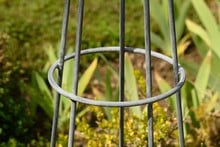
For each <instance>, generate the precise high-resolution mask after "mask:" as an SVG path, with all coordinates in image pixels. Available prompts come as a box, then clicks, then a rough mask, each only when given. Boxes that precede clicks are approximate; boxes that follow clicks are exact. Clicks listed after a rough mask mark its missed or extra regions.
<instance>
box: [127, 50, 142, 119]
mask: <svg viewBox="0 0 220 147" xmlns="http://www.w3.org/2000/svg"><path fill="white" fill-rule="evenodd" d="M125 88H126V97H127V98H128V99H129V100H132V101H134V100H138V99H139V97H138V88H137V84H136V78H135V75H134V68H133V65H132V63H131V60H130V59H129V57H128V55H127V54H126V55H125ZM131 110H132V113H133V114H135V115H137V116H138V117H141V114H142V113H141V109H140V107H132V108H131Z"/></svg>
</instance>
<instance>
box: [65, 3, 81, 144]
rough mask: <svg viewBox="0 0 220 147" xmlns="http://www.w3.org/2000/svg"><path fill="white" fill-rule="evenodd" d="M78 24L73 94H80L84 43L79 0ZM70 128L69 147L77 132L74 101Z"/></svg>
mask: <svg viewBox="0 0 220 147" xmlns="http://www.w3.org/2000/svg"><path fill="white" fill-rule="evenodd" d="M78 7H79V8H78V24H77V32H76V45H75V64H74V75H73V76H74V81H73V94H75V95H77V94H78V82H79V80H78V79H79V63H80V50H81V42H82V27H83V11H84V0H79V6H78ZM70 115H71V116H70V128H69V140H68V147H72V146H73V145H74V132H75V118H76V102H75V101H72V104H71V114H70Z"/></svg>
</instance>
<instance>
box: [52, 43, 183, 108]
mask: <svg viewBox="0 0 220 147" xmlns="http://www.w3.org/2000/svg"><path fill="white" fill-rule="evenodd" d="M119 50H120V47H98V48H90V49H85V50H81V53H80V55H86V54H94V53H101V52H119ZM125 51H126V52H131V53H138V54H145V49H141V48H131V47H125ZM151 56H153V57H156V58H159V59H161V60H164V61H166V62H168V63H169V64H173V60H172V58H170V57H168V56H165V55H163V54H160V53H157V52H154V51H151ZM74 57H75V53H72V54H70V55H67V56H65V58H64V61H67V60H70V59H74ZM57 68H59V60H57V61H56V62H55V63H54V64H53V65H52V66H51V67H50V69H49V71H48V81H49V83H50V85H51V86H52V87H53V88H54V89H55V90H56V91H57V92H58V93H59V94H61V95H63V96H65V97H67V98H69V99H71V100H73V101H76V102H80V103H84V104H89V105H96V106H105V107H131V106H139V105H144V104H149V103H154V102H157V101H160V100H162V99H165V98H168V97H169V96H171V95H173V94H175V93H176V92H177V91H179V90H180V89H181V87H182V86H183V84H184V82H185V79H186V75H185V71H184V69H183V68H182V67H181V66H180V65H179V68H178V73H179V81H178V83H177V84H176V85H175V86H174V87H173V88H172V89H170V90H169V91H167V92H166V93H162V94H160V95H157V96H153V97H147V98H144V99H139V100H135V101H107V100H106V101H103V100H94V99H88V98H84V97H80V96H77V95H74V94H73V93H70V92H67V91H65V90H64V89H62V88H61V87H60V86H59V85H58V84H57V83H56V81H55V80H54V77H53V73H54V71H55V69H57Z"/></svg>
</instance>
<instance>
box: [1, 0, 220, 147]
mask: <svg viewBox="0 0 220 147" xmlns="http://www.w3.org/2000/svg"><path fill="white" fill-rule="evenodd" d="M71 2H72V4H71V14H70V24H71V25H69V28H68V31H69V33H68V36H67V37H68V42H67V48H72V46H74V42H75V29H76V22H75V20H76V15H77V12H76V11H77V1H76V0H73V1H71ZM63 4H64V1H52V0H44V1H27V0H17V1H8V0H0V13H1V14H2V15H0V22H1V23H0V140H1V143H0V146H12V147H13V146H21V147H22V146H39V147H41V146H42V147H43V146H49V141H48V140H49V136H50V128H51V114H52V107H53V106H52V105H51V104H52V96H51V95H52V92H51V91H50V90H51V89H50V87H49V85H48V83H47V81H46V80H47V79H46V73H47V69H48V67H49V65H50V64H51V63H53V62H54V59H57V56H54V59H53V60H51V58H49V59H48V54H50V55H51V54H53V53H55V54H56V52H57V51H56V49H57V48H56V47H50V46H49V47H48V44H49V45H50V44H52V46H54V45H56V43H57V42H59V40H60V32H61V24H62V17H63ZM75 4H76V5H75ZM174 5H175V18H176V24H177V26H176V29H177V42H178V50H179V52H178V53H179V55H180V57H181V64H182V65H183V66H184V68H185V69H186V72H187V75H188V77H190V78H189V79H188V80H187V82H186V84H185V86H184V88H183V92H182V95H183V103H184V105H183V110H184V122H185V132H186V145H188V146H219V144H220V142H219V140H220V138H219V136H220V135H219V134H220V128H219V125H218V124H219V123H220V122H219V121H220V120H219V118H220V117H219V114H220V112H219V103H220V102H219V101H220V100H219V90H220V89H219V84H220V82H219V78H218V77H219V73H220V72H219V68H218V66H219V65H218V64H219V60H220V59H219V58H220V57H219V40H218V38H219V36H220V35H219V34H220V33H219V18H220V16H219V10H220V9H219V8H220V5H219V1H217V0H216V1H213V0H206V1H204V0H191V1H190V0H175V4H174ZM151 6H152V10H151V12H152V16H151V20H152V24H151V31H152V32H151V33H152V43H153V44H152V48H153V49H159V50H160V51H162V52H163V53H167V54H169V51H168V50H167V49H169V34H168V29H166V28H167V26H168V17H167V16H168V15H167V12H168V11H167V8H166V6H167V3H166V1H161V0H154V1H151ZM118 9H119V1H118V0H112V1H105V2H104V3H103V0H96V1H89V0H88V1H86V2H85V16H84V30H83V44H82V48H83V49H85V48H91V47H98V46H118V40H119V33H118V32H119V29H118V22H119V18H118V13H119V11H118ZM127 10H129V11H127ZM140 10H141V11H140ZM201 10H202V11H201ZM156 14H157V15H156ZM160 18H163V19H160ZM186 18H187V20H186V23H185V24H184V20H185V19H186ZM143 20H144V19H143V6H142V0H138V1H136V2H135V4H134V1H133V0H126V30H125V34H126V37H125V43H126V46H134V47H142V48H143V47H144V33H143V32H144V28H143V27H141V26H143ZM185 25H186V26H187V28H186V26H185ZM97 26H98V27H97ZM190 43H191V44H190ZM191 47H193V48H196V49H197V51H193V52H198V53H199V56H201V57H202V58H203V60H200V59H199V61H198V62H199V64H197V63H195V62H192V61H190V60H188V58H186V56H185V53H187V52H188V51H191V50H192V48H191ZM45 48H46V50H47V52H45ZM50 48H51V49H50ZM50 55H49V56H50ZM116 56H117V54H106V55H100V56H99V57H100V59H102V60H100V59H99V61H100V62H99V65H97V66H100V65H101V66H102V65H103V64H104V63H106V64H107V65H109V62H110V61H109V60H112V61H113V63H117V61H116V60H115V58H116ZM190 58H194V57H192V56H191V57H190ZM93 60H94V57H93V56H87V57H86V58H83V59H82V62H81V65H82V71H81V72H82V73H83V71H85V70H86V69H87V67H89V65H90V63H91V62H92V61H93ZM126 63H127V64H126V69H127V72H126V73H127V74H128V75H127V78H128V79H132V81H133V82H131V83H130V84H131V85H132V87H133V88H132V89H135V90H137V89H138V92H137V91H136V92H137V93H136V94H135V93H132V94H135V95H133V97H136V98H137V94H138V96H140V95H141V96H143V95H144V93H145V89H146V85H145V79H144V77H143V76H142V73H141V71H139V70H137V69H135V68H132V66H131V63H130V61H129V59H128V58H127V57H126ZM113 66H114V64H113ZM67 72H68V71H67ZM94 72H95V75H94V76H95V78H97V79H99V80H102V81H104V82H103V83H101V84H100V85H101V86H103V87H104V88H105V89H106V91H102V90H100V91H98V92H97V90H98V89H96V88H94V87H91V89H86V90H88V91H87V92H91V93H93V95H92V96H94V95H95V96H96V98H97V99H98V96H100V95H101V96H102V98H104V97H105V98H109V100H114V99H115V98H117V95H118V90H115V89H117V88H116V87H115V85H114V84H115V79H117V76H116V72H117V70H115V69H114V68H112V66H106V74H105V76H104V77H101V78H100V75H101V74H97V71H94ZM155 78H156V81H157V82H158V83H160V84H158V85H159V86H158V88H159V89H160V90H161V91H162V92H163V91H166V90H168V89H169V84H168V83H166V80H165V79H163V78H162V77H160V75H159V73H158V75H156V76H155ZM112 81H113V82H112ZM70 82H71V81H70ZM42 83H43V84H42ZM135 83H136V84H135ZM87 84H88V83H87ZM87 84H86V85H87ZM42 85H43V86H42ZM90 86H93V85H92V84H90ZM84 87H85V86H84ZM95 90H96V93H95V92H94V91H95ZM40 91H41V92H40ZM45 91H47V92H46V93H50V94H49V95H50V96H49V97H50V98H49V99H47V98H48V96H47V97H45V93H44V92H45ZM97 93H98V94H97ZM132 94H131V95H132ZM131 95H130V96H128V97H131ZM39 100H44V101H39ZM66 104H67V101H66ZM48 106H49V107H48ZM47 108H50V109H47ZM66 108H67V109H66V110H65V112H68V110H69V107H66ZM85 108H86V109H85ZM154 108H155V111H154V113H155V114H154V116H155V119H154V121H155V122H154V123H155V132H154V133H155V145H158V146H177V143H178V142H177V141H176V140H177V139H176V138H177V135H178V134H177V130H176V127H177V126H176V120H175V115H174V114H175V113H174V112H173V110H175V99H174V98H170V100H169V101H168V107H167V106H166V105H165V106H163V105H162V106H161V105H158V104H155V105H154ZM81 110H85V111H81ZM133 110H134V111H138V113H142V114H143V116H144V117H138V116H134V115H132V111H133ZM133 110H132V109H128V111H126V118H125V119H126V123H125V127H126V129H125V130H126V134H125V141H126V143H127V145H131V146H132V145H133V146H136V145H137V146H138V145H140V146H144V144H145V143H146V142H147V135H146V130H147V128H146V127H147V126H146V122H147V121H146V112H145V109H139V108H138V109H136V110H135V109H133ZM139 110H142V111H141V112H140V111H139ZM78 111H79V112H80V113H79V114H78V118H77V132H76V133H77V137H76V139H77V143H79V144H80V143H82V142H84V144H83V145H85V144H86V145H88V146H102V145H103V144H106V143H108V144H111V145H117V142H118V140H117V136H118V134H117V133H118V132H117V129H118V118H117V111H118V110H116V109H114V110H110V109H109V108H104V109H102V108H98V107H84V105H82V106H79V109H78ZM66 114H68V113H66ZM139 115H140V114H139ZM39 116H40V117H39ZM109 116H110V117H111V118H112V119H109V118H110V117H109ZM64 119H65V120H67V119H68V116H67V115H65V116H64ZM79 122H81V123H79ZM64 126H66V128H65V129H64V130H63V132H59V133H58V141H57V142H58V144H57V145H58V146H66V145H67V144H66V141H67V138H68V136H67V134H66V133H65V132H66V129H67V126H68V125H64ZM94 136H96V137H94ZM98 138H99V139H98ZM142 139H143V141H141V140H142ZM134 143H136V144H134Z"/></svg>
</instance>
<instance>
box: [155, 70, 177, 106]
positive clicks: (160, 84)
mask: <svg viewBox="0 0 220 147" xmlns="http://www.w3.org/2000/svg"><path fill="white" fill-rule="evenodd" d="M155 80H156V82H157V85H158V87H159V89H160V91H161V93H165V92H167V91H169V90H170V89H171V86H170V85H169V84H168V82H167V81H166V80H164V79H163V78H162V77H161V76H160V75H159V74H158V73H157V72H155ZM168 103H169V107H170V108H171V109H172V110H176V99H175V96H173V95H172V96H171V97H169V98H168Z"/></svg>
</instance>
